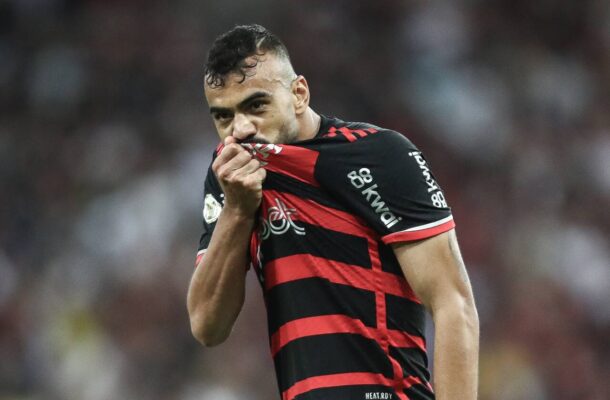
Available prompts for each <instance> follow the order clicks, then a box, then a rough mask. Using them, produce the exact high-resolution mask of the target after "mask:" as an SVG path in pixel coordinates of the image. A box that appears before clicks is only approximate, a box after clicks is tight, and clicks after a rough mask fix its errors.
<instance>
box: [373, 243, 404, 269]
mask: <svg viewBox="0 0 610 400" xmlns="http://www.w3.org/2000/svg"><path fill="white" fill-rule="evenodd" d="M378 249H379V260H380V261H381V270H382V271H385V272H389V273H390V274H394V275H398V276H400V277H403V278H404V274H403V272H402V269H401V268H400V264H399V263H398V260H397V259H396V255H395V254H394V251H393V250H392V248H391V247H390V246H388V245H387V244H385V243H383V242H381V241H379V242H378Z"/></svg>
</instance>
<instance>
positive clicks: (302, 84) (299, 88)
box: [292, 75, 309, 115]
mask: <svg viewBox="0 0 610 400" xmlns="http://www.w3.org/2000/svg"><path fill="white" fill-rule="evenodd" d="M292 95H293V96H294V112H295V114H297V115H300V114H303V113H304V112H305V111H306V110H307V107H309V86H308V85H307V80H306V79H305V77H304V76H303V75H299V76H297V77H296V78H295V79H294V81H292Z"/></svg>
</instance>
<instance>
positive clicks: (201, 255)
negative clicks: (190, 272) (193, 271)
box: [195, 253, 204, 268]
mask: <svg viewBox="0 0 610 400" xmlns="http://www.w3.org/2000/svg"><path fill="white" fill-rule="evenodd" d="M203 254H204V253H201V254H197V258H196V259H195V268H197V266H198V265H199V263H200V262H201V259H202V258H203Z"/></svg>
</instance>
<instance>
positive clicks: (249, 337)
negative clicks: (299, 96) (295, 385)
mask: <svg viewBox="0 0 610 400" xmlns="http://www.w3.org/2000/svg"><path fill="white" fill-rule="evenodd" d="M251 22H257V23H260V24H262V25H265V26H267V27H268V28H270V29H271V30H272V31H274V32H275V33H277V34H278V35H279V36H280V37H281V38H283V40H284V41H285V43H286V44H287V46H288V48H289V50H290V51H291V55H292V59H293V62H294V64H295V66H296V69H297V72H299V73H302V74H304V75H305V76H306V77H307V78H308V81H309V84H310V87H311V91H312V101H313V107H314V109H316V110H317V111H319V112H321V113H323V114H327V115H336V116H338V117H341V118H344V119H348V120H363V121H368V122H372V123H375V124H378V125H381V126H385V127H388V128H392V129H395V130H398V131H400V132H403V133H405V134H406V135H407V136H408V137H410V138H411V139H412V140H413V141H414V142H415V143H416V144H417V145H418V146H419V147H420V148H421V149H422V150H423V151H424V153H425V154H426V156H427V159H428V160H429V161H430V162H431V164H432V167H433V170H434V171H435V174H436V176H437V178H438V180H439V182H440V183H441V185H442V186H443V188H444V190H445V194H446V197H447V198H448V200H449V202H450V204H451V205H452V207H453V213H454V216H455V218H456V223H457V230H458V234H459V238H460V243H461V247H462V253H463V255H464V258H465V260H466V264H467V266H468V268H469V273H470V276H471V279H472V281H473V287H474V291H475V296H476V299H477V305H478V309H479V313H480V319H481V335H482V336H481V381H480V398H481V399H482V400H519V399H526V400H551V399H552V400H603V399H608V398H610V381H609V380H608V377H609V376H610V345H609V343H610V339H609V338H610V212H608V208H609V206H610V3H609V2H607V1H603V0H582V1H579V2H574V1H569V0H556V1H536V2H532V1H525V0H511V1H508V0H491V1H476V0H459V1H448V0H446V1H438V2H425V1H412V2H406V1H400V0H384V1H355V0H340V1H335V2H325V1H321V0H310V1H306V2H305V1H301V2H297V1H279V0H262V1H257V2H253V1H246V0H232V1H217V0H214V1H204V2H202V1H195V0H180V1H174V2H162V1H153V2H151V1H138V0H123V1H110V0H109V1H96V0H88V1H87V0H4V1H0V200H1V202H0V204H1V207H0V400H42V399H44V400H54V399H58V400H59V399H75V400H105V399H149V400H157V399H158V400H194V399H205V400H208V399H209V400H237V399H238V400H269V399H273V398H277V390H276V385H275V381H274V377H273V368H272V365H271V360H270V355H269V351H268V349H267V344H266V342H267V337H266V322H265V316H264V306H263V302H262V299H261V298H260V292H259V290H260V289H259V288H258V287H257V286H258V283H257V282H256V281H255V279H254V277H253V276H251V277H250V278H249V283H248V294H247V301H246V305H245V310H244V311H243V312H242V315H241V316H240V318H239V320H238V323H237V326H236V328H235V330H234V332H233V335H232V337H231V338H230V339H229V340H228V342H226V343H225V344H223V345H222V346H220V347H218V348H213V349H204V348H203V347H201V346H200V345H199V344H197V343H196V342H195V340H194V339H193V338H192V336H191V334H190V331H189V323H188V317H187V314H186V306H185V296H186V290H187V287H188V281H189V277H190V274H191V272H192V268H193V264H194V259H195V251H196V248H197V243H198V239H199V233H200V226H201V207H202V205H203V196H202V187H203V178H204V175H205V171H206V169H207V166H208V164H209V162H210V157H211V152H212V149H213V148H214V147H215V146H216V144H217V142H218V140H217V137H216V134H215V132H214V130H213V126H212V124H211V122H210V120H209V117H208V116H207V106H206V104H205V100H204V98H203V89H202V88H203V86H202V82H203V77H202V75H201V73H202V66H203V63H204V60H205V55H206V51H207V48H208V47H209V44H210V43H211V41H212V40H213V38H214V37H215V36H216V35H217V34H219V33H221V32H223V31H225V30H227V29H228V28H230V27H232V26H233V25H235V24H237V23H251ZM251 275H253V274H251ZM431 329H432V328H431ZM429 346H430V347H433V343H431V342H430V343H429Z"/></svg>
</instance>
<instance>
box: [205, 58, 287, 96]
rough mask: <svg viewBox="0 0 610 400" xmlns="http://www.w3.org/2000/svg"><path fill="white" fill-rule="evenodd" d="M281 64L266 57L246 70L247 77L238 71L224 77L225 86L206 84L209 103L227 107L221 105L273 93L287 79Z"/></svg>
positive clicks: (274, 59) (275, 59)
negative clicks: (252, 95)
mask: <svg viewBox="0 0 610 400" xmlns="http://www.w3.org/2000/svg"><path fill="white" fill-rule="evenodd" d="M246 61H249V60H246ZM280 64H281V62H280V61H279V60H277V58H276V57H273V56H267V55H265V56H262V57H260V58H259V59H258V62H257V63H256V65H255V66H253V67H252V68H249V69H246V70H245V72H246V75H245V77H244V75H243V74H242V73H241V72H239V71H236V72H230V73H228V74H227V75H226V76H225V77H224V85H223V86H210V85H208V84H207V83H206V84H205V85H204V87H205V95H206V98H207V99H208V103H209V104H210V106H213V105H218V106H221V105H222V106H225V105H224V104H220V103H233V102H239V101H240V100H241V99H244V98H247V97H248V96H250V95H251V94H253V93H255V92H258V91H264V92H269V93H272V92H273V91H275V90H277V89H278V88H279V87H280V86H283V85H285V80H286V77H285V74H284V73H283V70H282V66H281V65H280Z"/></svg>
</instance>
